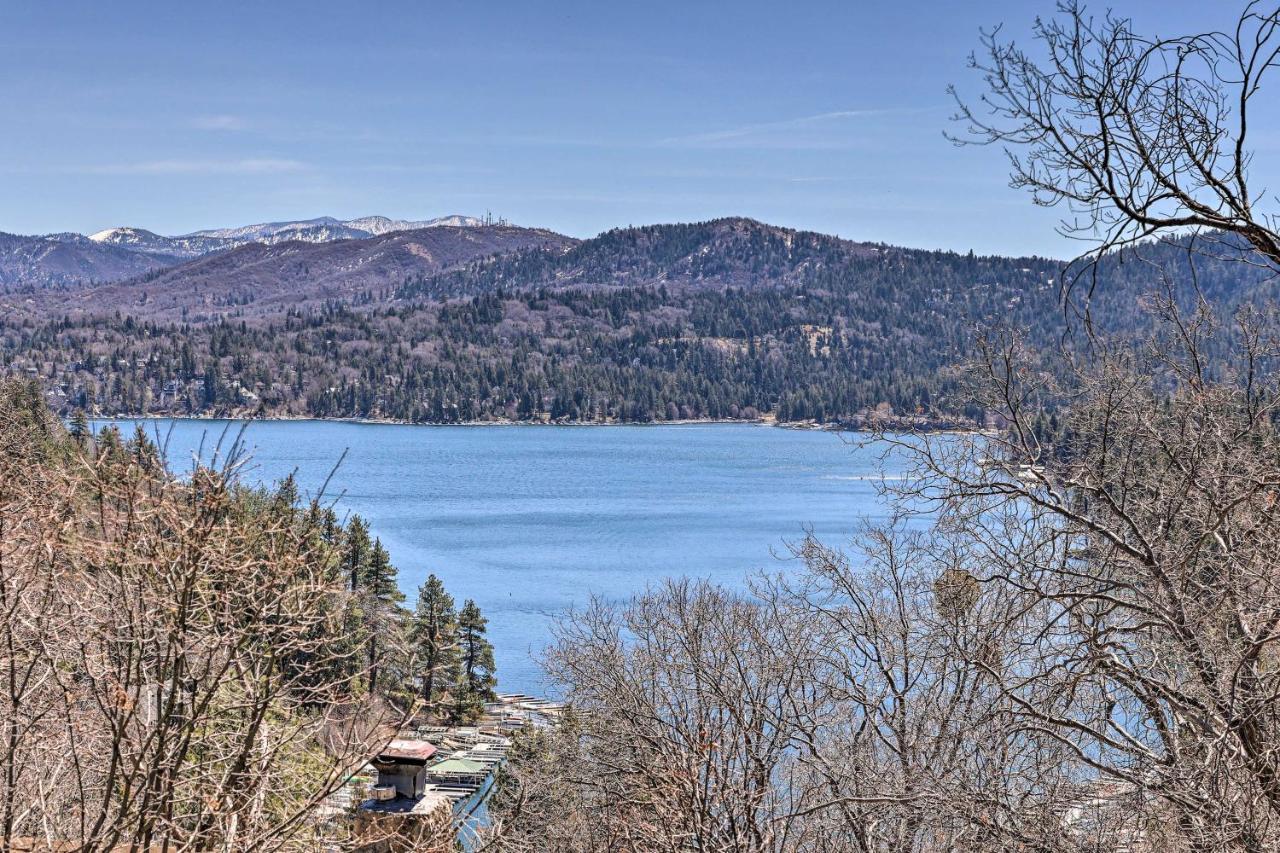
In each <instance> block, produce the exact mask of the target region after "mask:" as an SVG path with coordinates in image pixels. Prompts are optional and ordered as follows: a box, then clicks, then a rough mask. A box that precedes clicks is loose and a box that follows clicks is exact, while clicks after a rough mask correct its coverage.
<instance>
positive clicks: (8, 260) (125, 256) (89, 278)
mask: <svg viewBox="0 0 1280 853" xmlns="http://www.w3.org/2000/svg"><path fill="white" fill-rule="evenodd" d="M483 224H485V221H484V220H482V219H479V218H477V217H474V216H461V215H457V214H455V215H450V216H442V217H437V218H435V219H425V220H405V219H391V218H388V217H386V216H364V217H360V218H358V219H348V220H339V219H335V218H334V217H332V216H321V217H318V218H316V219H306V220H295V221H288V222H264V223H258V224H255V225H244V226H238V227H233V228H214V229H209V230H205V231H194V232H192V233H190V234H181V235H177V236H165V235H163V234H157V233H155V232H154V231H148V230H147V229H145V228H136V227H130V226H122V227H117V228H107V229H105V230H103V231H98V232H96V233H94V234H90V235H88V236H85V235H83V234H74V233H63V234H46V235H39V236H23V235H17V234H5V233H0V290H9V291H14V290H19V291H33V290H39V289H45V288H59V289H66V288H74V287H77V286H83V285H86V284H98V283H104V282H114V281H122V280H124V279H128V278H133V277H135V276H138V275H143V274H145V273H148V272H152V271H154V270H157V269H162V268H165V267H171V266H175V265H177V264H180V263H183V262H184V261H189V260H192V259H194V258H200V257H204V256H205V255H210V254H214V253H216V252H223V251H227V250H228V249H234V248H237V247H240V246H245V245H249V244H253V243H258V244H264V245H274V244H277V243H287V242H303V243H330V242H334V241H337V240H361V239H366V238H369V237H378V236H382V235H384V234H390V233H395V232H401V231H412V230H421V229H425V228H435V227H441V226H446V227H454V228H468V227H476V226H480V225H483Z"/></svg>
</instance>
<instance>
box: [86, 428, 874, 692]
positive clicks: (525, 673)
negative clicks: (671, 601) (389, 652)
mask: <svg viewBox="0 0 1280 853" xmlns="http://www.w3.org/2000/svg"><path fill="white" fill-rule="evenodd" d="M109 422H110V421H96V422H95V424H94V426H95V429H97V428H100V427H101V426H102V425H103V424H105V423H109ZM117 423H118V424H119V426H120V428H121V430H122V431H123V432H124V433H125V435H126V436H127V435H129V434H130V433H132V431H133V428H134V422H133V421H129V420H122V421H118V422H117ZM141 423H143V425H144V427H145V429H146V430H147V431H148V433H149V434H151V435H152V436H153V438H154V437H156V436H158V439H159V441H161V442H163V441H164V440H166V439H167V441H168V445H167V450H168V457H169V464H170V466H171V467H172V468H173V469H174V470H175V471H176V472H178V473H183V472H185V471H186V470H188V469H189V468H190V465H191V459H192V457H193V454H195V453H196V452H197V451H199V450H200V449H201V448H203V451H202V452H203V458H205V459H206V460H207V459H209V458H210V456H211V455H212V453H213V449H214V448H215V447H216V446H217V445H218V443H219V441H221V442H222V444H223V445H224V451H225V446H226V445H227V444H229V443H230V442H231V441H232V439H233V438H234V437H235V436H237V435H239V434H240V430H241V428H242V426H243V424H242V423H241V422H233V421H218V420H175V421H167V420H166V421H159V420H157V421H142V422H141ZM859 438H861V436H855V435H851V434H838V433H832V432H822V431H806V430H787V429H777V428H771V427H764V426H757V425H749V424H697V425H688V426H609V427H545V426H544V427H529V426H467V427H438V426H407V425H394V424H360V423H344V422H326V421H255V422H253V423H250V424H249V425H248V426H247V428H245V429H244V432H243V442H244V444H245V446H246V448H247V449H248V450H249V452H250V453H251V456H252V458H251V460H250V461H249V462H248V463H247V465H246V466H245V468H244V470H243V479H244V480H245V481H246V482H250V483H264V484H271V483H274V482H277V481H279V480H280V479H281V478H283V477H285V476H287V475H288V474H289V473H290V472H296V474H297V479H298V485H299V489H300V491H301V492H302V494H303V495H304V496H308V495H311V494H314V493H315V492H316V490H318V489H319V488H320V487H321V486H322V484H324V482H325V480H326V478H329V477H330V474H332V478H331V479H330V480H329V485H328V489H327V492H326V496H327V499H329V500H332V501H335V502H336V503H335V507H336V509H337V510H338V512H339V514H340V515H346V514H350V513H359V514H360V515H362V516H364V518H365V519H366V520H367V521H368V522H369V524H370V527H371V528H372V531H373V534H374V535H376V536H378V537H380V538H381V539H382V541H383V544H384V545H386V546H387V548H388V550H389V551H390V552H391V557H392V559H393V561H394V562H395V564H396V565H397V566H398V567H399V570H400V586H401V588H402V589H403V590H404V593H405V596H406V599H407V600H406V605H407V606H409V607H412V606H413V603H414V601H415V599H416V595H417V587H418V584H420V583H421V582H422V581H423V580H424V579H425V578H426V576H427V575H428V574H429V573H432V572H434V573H435V574H436V575H438V576H439V577H440V578H441V579H442V580H443V581H444V583H445V585H446V587H447V588H448V590H449V592H450V593H452V594H453V596H454V597H455V598H456V599H457V602H458V605H459V606H461V605H462V602H463V600H464V599H467V598H473V599H475V600H476V602H477V603H478V604H479V605H480V607H481V609H482V610H483V611H484V614H485V616H487V617H488V619H489V634H490V638H491V639H492V641H493V643H494V645H495V646H496V648H497V662H498V673H497V674H498V679H499V689H501V690H505V691H518V692H525V693H534V694H538V693H543V692H545V691H546V688H545V686H544V685H543V683H542V680H541V674H540V670H539V668H538V665H537V663H536V660H535V657H536V655H537V654H538V653H539V652H540V650H541V649H542V648H543V647H544V646H545V645H546V644H547V642H548V641H549V639H550V626H551V621H552V618H553V615H554V614H556V613H558V612H561V611H563V610H564V609H565V608H566V607H569V606H570V605H573V604H582V603H584V602H586V601H587V600H588V598H589V597H590V596H591V595H600V596H604V597H606V598H622V597H625V596H627V595H629V594H631V593H634V592H637V591H640V590H643V589H644V588H645V586H646V585H647V584H649V583H652V582H654V581H657V580H659V579H661V578H664V577H668V576H673V575H689V576H694V577H703V578H709V579H711V580H713V581H716V582H720V583H724V584H727V585H734V586H737V585H741V584H742V583H743V581H744V579H745V578H746V577H747V576H748V575H749V574H750V573H752V572H754V571H759V570H761V569H764V570H768V571H784V570H787V569H788V568H790V567H793V566H794V563H789V562H785V561H782V560H780V559H779V557H780V556H785V554H786V543H787V542H789V541H796V540H798V539H799V538H800V537H801V536H802V535H803V533H804V530H805V528H806V526H811V527H812V528H813V529H814V530H815V532H817V534H818V535H819V536H820V537H822V538H823V540H824V541H826V542H828V543H832V544H843V543H844V542H847V541H848V538H849V536H850V534H851V533H852V532H853V531H854V530H855V528H856V526H857V524H858V522H859V521H860V520H863V519H867V518H882V517H884V515H885V514H886V512H887V508H886V506H885V505H884V503H883V502H882V501H881V500H880V498H879V497H878V496H877V494H876V485H877V482H878V481H879V479H880V476H881V474H882V473H883V474H885V475H886V476H889V477H893V476H897V475H898V473H899V472H898V471H896V470H894V468H893V467H892V463H890V467H888V468H885V469H884V470H883V471H882V464H881V449H880V448H876V447H874V446H858V445H857V444H856V443H855V442H856V440H857V439H859ZM344 452H345V457H344V456H343V454H344ZM339 459H341V460H342V463H341V465H339V466H338V468H337V470H336V471H334V466H335V465H336V464H337V463H338V461H339Z"/></svg>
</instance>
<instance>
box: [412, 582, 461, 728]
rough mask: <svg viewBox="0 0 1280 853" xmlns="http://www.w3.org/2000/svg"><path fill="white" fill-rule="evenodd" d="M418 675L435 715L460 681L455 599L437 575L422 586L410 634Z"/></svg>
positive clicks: (427, 704) (424, 698)
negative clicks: (448, 693) (452, 688)
mask: <svg viewBox="0 0 1280 853" xmlns="http://www.w3.org/2000/svg"><path fill="white" fill-rule="evenodd" d="M410 640H411V641H412V642H413V647H414V652H415V660H416V667H415V670H416V671H415V674H416V675H417V678H418V689H419V692H420V695H421V696H422V701H423V705H424V707H425V710H426V712H427V714H429V715H431V716H434V715H436V714H437V713H438V712H439V709H440V706H441V705H442V704H443V699H444V694H445V693H446V691H448V689H449V688H450V687H452V686H453V685H454V684H455V683H456V682H457V680H458V663H459V654H458V651H459V650H458V615H457V612H456V610H455V608H454V603H453V596H451V595H449V593H447V592H446V591H445V588H444V584H443V583H441V581H440V579H439V578H437V577H436V576H435V575H431V576H429V577H428V578H427V580H426V583H424V584H422V586H420V587H418V607H417V610H416V611H415V612H414V615H413V628H412V633H411V634H410Z"/></svg>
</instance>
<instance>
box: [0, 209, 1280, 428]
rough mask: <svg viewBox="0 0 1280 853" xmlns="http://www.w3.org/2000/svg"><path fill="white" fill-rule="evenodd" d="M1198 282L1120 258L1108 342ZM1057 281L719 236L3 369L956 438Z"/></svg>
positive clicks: (422, 418)
mask: <svg viewBox="0 0 1280 853" xmlns="http://www.w3.org/2000/svg"><path fill="white" fill-rule="evenodd" d="M1187 264H1188V258H1187V254H1186V252H1185V251H1184V249H1183V247H1181V246H1149V247H1145V248H1144V250H1143V252H1142V260H1139V259H1138V258H1137V257H1136V256H1130V257H1125V256H1112V257H1109V258H1107V259H1104V261H1103V262H1102V263H1101V264H1100V265H1099V266H1098V268H1097V271H1096V274H1097V276H1098V277H1099V279H1100V280H1103V281H1105V283H1106V285H1107V286H1105V287H1101V288H1099V289H1098V294H1099V297H1098V298H1099V300H1104V301H1105V305H1104V306H1103V307H1104V308H1105V310H1104V311H1100V314H1101V315H1102V316H1105V317H1106V325H1105V328H1104V329H1103V331H1106V332H1110V333H1117V334H1125V335H1130V334H1136V333H1138V332H1141V331H1142V330H1143V329H1144V328H1146V327H1147V326H1148V325H1149V322H1150V321H1149V318H1148V317H1147V316H1146V315H1145V314H1144V313H1143V310H1142V309H1141V307H1140V304H1141V302H1142V300H1143V297H1144V294H1147V293H1149V292H1152V291H1155V290H1158V289H1159V287H1160V281H1161V276H1160V271H1161V270H1167V271H1169V272H1171V273H1172V274H1173V275H1174V276H1175V278H1177V280H1180V281H1183V282H1184V285H1183V287H1182V289H1181V291H1180V293H1181V295H1182V296H1183V297H1184V298H1185V297H1187V296H1188V294H1189V293H1190V292H1191V291H1190V290H1189V289H1188V287H1187V286H1186V285H1185V282H1188V281H1191V280H1192V279H1191V277H1190V276H1189V275H1188V274H1187V270H1186V268H1185V267H1186V265H1187ZM1196 267H1197V270H1198V272H1199V277H1198V281H1199V284H1200V287H1201V290H1202V291H1203V292H1204V293H1205V294H1206V296H1207V297H1208V298H1210V299H1211V300H1213V301H1214V302H1215V303H1217V304H1219V305H1226V306H1230V305H1232V304H1234V303H1236V302H1239V301H1241V300H1245V299H1248V298H1250V297H1251V295H1253V294H1255V293H1258V292H1265V291H1266V289H1267V288H1268V286H1269V285H1267V279H1268V272H1267V271H1266V270H1265V269H1263V268H1259V267H1250V266H1248V265H1244V264H1239V263H1227V262H1224V261H1219V260H1215V259H1214V258H1213V257H1203V256H1201V257H1197V259H1196ZM1062 274H1063V269H1062V265H1061V264H1060V263H1059V262H1056V261H1051V260H1046V259H1039V258H1021V259H1016V258H1000V257H978V256H974V255H972V254H959V253H953V252H928V251H919V250H909V249H900V248H894V247H886V246H869V245H866V244H858V243H851V242H848V241H844V240H840V239H837V238H834V237H827V236H823V235H817V234H808V233H803V232H794V231H789V230H786V229H780V228H773V227H770V226H765V225H761V224H759V223H754V222H750V221H748V220H719V221H715V222H710V223H700V224H696V225H675V226H653V227H647V228H635V229H623V230H619V231H613V232H608V233H606V234H604V235H601V236H600V237H598V238H595V239H593V240H588V241H584V242H582V243H580V244H578V245H576V246H572V247H566V246H565V245H564V244H555V245H553V246H551V247H549V248H544V249H525V250H522V251H517V252H511V253H506V254H501V255H496V256H492V257H488V258H484V259H482V260H478V261H474V262H471V263H469V264H466V265H464V266H462V267H460V268H457V269H454V270H450V271H445V272H442V273H440V274H437V275H433V276H413V277H409V278H406V279H402V280H400V281H393V282H389V283H388V284H387V285H386V286H385V287H384V288H383V289H381V290H379V291H376V292H375V291H372V290H365V291H361V292H358V293H355V294H353V295H351V296H350V298H347V299H341V300H339V299H333V300H329V301H327V302H324V303H322V304H321V303H316V304H315V305H314V306H313V307H303V308H295V309H292V310H289V311H288V312H287V313H280V314H278V315H275V316H272V315H270V314H263V313H262V312H260V311H258V310H256V309H255V308H254V307H253V306H251V305H249V306H245V307H244V309H243V310H241V311H239V312H232V313H229V314H226V315H224V316H221V317H219V318H217V319H216V320H215V321H211V322H206V323H197V322H186V323H179V322H172V321H168V320H166V319H165V318H164V317H163V316H161V317H160V318H155V317H151V318H148V317H147V316H146V315H145V314H141V315H140V316H135V314H134V313H123V312H119V311H113V312H111V313H106V312H103V313H100V314H94V313H92V312H88V311H86V312H83V313H82V314H79V315H77V316H75V317H74V318H67V317H63V318H61V319H53V320H47V321H43V322H41V321H38V320H34V319H30V320H26V321H23V322H17V321H13V320H11V321H10V322H8V323H7V324H6V325H5V326H3V327H0V335H2V336H3V337H2V338H0V351H2V352H3V353H4V358H5V359H6V362H7V366H8V368H9V369H10V370H13V371H18V372H25V373H28V374H32V375H35V376H38V377H40V378H41V379H42V380H43V381H44V382H45V383H46V386H47V387H48V388H49V390H50V393H51V395H52V397H51V399H52V400H53V402H54V404H55V406H56V407H58V408H59V409H61V410H62V411H63V412H71V411H74V410H75V409H81V408H83V409H85V410H87V411H97V412H106V413H128V414H144V413H150V414H162V413H172V414H253V413H261V414H266V415H275V416H303V415H309V416H315V417H359V418H389V419H397V420H405V421H412V422H433V423H457V422H468V421H487V420H548V419H549V420H556V421H560V420H567V421H594V422H614V421H635V422H644V421H654V420H676V419H705V418H742V419H756V418H761V417H765V418H776V419H777V420H779V421H784V422H791V421H817V422H830V421H846V422H847V421H854V422H858V421H860V420H861V419H862V418H864V417H865V416H866V415H867V414H868V413H869V412H871V411H873V410H878V411H879V412H880V413H881V414H893V415H896V416H898V417H905V418H909V419H916V420H917V421H919V422H921V423H927V424H931V425H947V424H952V423H955V422H957V421H961V422H976V421H980V420H981V419H982V416H983V412H982V411H981V410H980V409H977V408H976V407H974V406H972V405H970V404H969V403H967V401H966V400H965V399H964V398H963V396H962V395H959V394H957V393H956V392H957V388H958V386H957V380H956V374H955V372H954V371H953V370H952V368H953V367H954V366H955V365H956V364H957V363H958V362H960V361H961V360H963V359H964V358H965V357H966V356H967V354H968V353H970V352H971V351H972V344H973V342H974V340H975V334H976V329H978V328H979V327H983V326H990V325H992V324H993V323H995V324H1002V325H1006V326H1009V327H1012V328H1019V329H1023V330H1025V331H1026V332H1027V334H1028V338H1029V340H1030V341H1031V342H1032V343H1033V344H1037V345H1041V346H1044V347H1056V346H1058V345H1059V344H1060V343H1061V342H1062V340H1063V335H1064V333H1065V332H1066V331H1067V330H1068V328H1069V322H1070V321H1069V317H1070V314H1069V313H1068V312H1064V310H1063V309H1062V307H1061V305H1060V294H1061V282H1060V281H1059V279H1060V277H1061V276H1062ZM169 275H172V274H169ZM1091 282H1092V278H1086V279H1083V280H1081V282H1080V283H1079V284H1078V286H1077V287H1076V290H1075V295H1076V299H1077V302H1078V301H1079V299H1080V298H1081V297H1082V295H1083V294H1084V293H1085V292H1086V290H1087V287H1088V284H1089V283H1091ZM116 289H118V288H116ZM114 290H115V289H113V292H114ZM1078 326H1079V324H1075V326H1074V327H1073V328H1076V329H1078Z"/></svg>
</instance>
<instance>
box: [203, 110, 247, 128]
mask: <svg viewBox="0 0 1280 853" xmlns="http://www.w3.org/2000/svg"><path fill="white" fill-rule="evenodd" d="M190 125H191V126H192V127H194V128H195V129H196V130H247V129H248V128H249V122H248V120H247V119H245V118H244V117H242V116H235V115H226V114H222V115H205V116H196V117H195V118H193V119H191V121H190Z"/></svg>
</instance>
